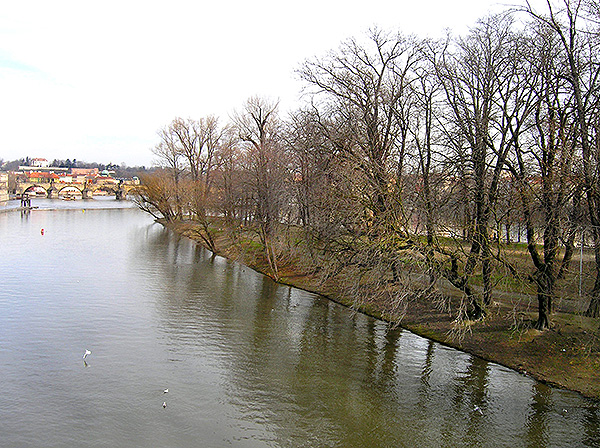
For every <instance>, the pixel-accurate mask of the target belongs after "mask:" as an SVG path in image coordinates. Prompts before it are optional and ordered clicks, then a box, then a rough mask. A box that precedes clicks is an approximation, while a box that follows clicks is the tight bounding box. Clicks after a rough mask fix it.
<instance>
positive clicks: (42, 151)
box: [0, 0, 506, 166]
mask: <svg viewBox="0 0 600 448" xmlns="http://www.w3.org/2000/svg"><path fill="white" fill-rule="evenodd" d="M0 3H1V4H2V9H1V12H0V158H1V159H4V160H5V161H6V160H14V159H17V158H20V157H25V156H29V157H44V158H47V159H49V160H50V161H51V160H52V159H55V158H59V159H66V158H70V159H73V158H75V159H77V160H83V161H87V162H100V163H108V162H113V163H118V164H120V163H126V164H127V165H129V166H134V165H150V164H151V163H152V161H153V155H152V153H151V150H150V149H151V148H152V147H153V146H154V145H155V144H156V143H157V136H156V131H157V130H158V129H159V128H161V127H163V126H165V125H166V124H168V123H169V122H170V121H171V120H172V119H173V118H175V117H177V116H180V117H183V118H200V117H204V116H207V115H216V116H218V117H220V120H221V123H222V124H224V123H225V122H227V121H228V120H229V115H230V114H231V113H232V112H233V111H234V110H236V109H240V108H241V106H242V105H243V103H244V101H245V100H246V99H247V98H249V97H251V96H255V95H259V96H264V97H267V98H271V99H279V100H280V107H281V112H282V113H283V114H284V115H285V112H286V111H287V110H291V109H293V108H294V107H295V105H297V101H298V98H299V90H300V88H301V84H300V82H299V81H298V80H297V79H296V77H295V74H294V70H295V69H297V68H298V67H299V65H300V64H301V63H302V61H304V60H305V59H306V58H310V57H313V56H319V55H323V54H324V53H326V52H327V51H328V50H331V49H335V48H337V47H338V46H339V44H340V42H341V41H343V40H345V39H347V38H349V37H353V36H354V37H360V36H363V35H364V34H365V32H366V31H367V30H368V29H369V28H370V27H373V26H377V27H379V28H382V29H384V30H394V31H395V30H401V31H402V32H404V33H405V34H409V33H414V34H417V35H419V36H422V37H425V36H431V37H437V36H441V35H442V34H443V31H444V29H446V28H450V29H452V30H453V31H454V33H456V34H463V33H464V32H466V31H467V30H468V27H469V26H472V25H474V24H475V22H476V20H477V19H478V18H481V17H483V16H484V15H486V14H487V13H488V12H493V11H497V10H502V9H505V7H504V6H502V4H503V3H506V2H498V1H493V0H454V1H448V0H421V1H418V0H410V1H405V0H368V1H367V0H362V1H356V0H303V1H297V2H285V1H282V0H279V1H275V0H254V1H247V0H246V1H238V0H215V1H212V2H207V1H203V0H196V1H192V0H163V1H154V0H145V1H137V0H136V1H134V0H118V1H113V0H103V1H100V2H92V1H89V0H74V1H61V0H52V1H49V0H39V1H29V0H19V1H10V0H0Z"/></svg>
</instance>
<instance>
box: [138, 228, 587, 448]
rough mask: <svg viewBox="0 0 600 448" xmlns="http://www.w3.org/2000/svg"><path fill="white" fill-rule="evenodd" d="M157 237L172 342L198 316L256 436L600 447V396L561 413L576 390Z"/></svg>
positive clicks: (309, 441) (233, 399)
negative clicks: (575, 411)
mask: <svg viewBox="0 0 600 448" xmlns="http://www.w3.org/2000/svg"><path fill="white" fill-rule="evenodd" d="M156 238H157V240H160V241H161V243H160V244H154V243H153V244H150V245H147V246H145V247H154V248H155V249H156V250H155V251H153V252H152V253H153V256H156V258H157V260H162V261H164V260H165V259H166V260H167V262H166V264H167V265H169V266H168V267H167V268H166V269H165V275H166V277H165V280H167V281H168V282H169V283H170V285H169V286H168V287H167V288H166V289H167V290H171V291H179V293H178V297H179V299H178V300H173V297H172V296H171V295H170V294H168V295H167V298H169V297H170V298H171V299H170V300H169V302H168V306H169V309H167V310H166V311H165V312H166V314H165V315H164V321H165V325H168V326H169V327H172V328H171V329H170V330H169V332H170V337H172V338H176V339H177V344H179V343H181V337H182V336H181V335H182V334H188V335H189V332H190V330H191V327H190V325H189V323H190V322H195V324H196V325H199V324H198V321H202V324H201V325H200V326H201V327H202V331H201V334H198V335H196V336H195V337H194V338H193V339H191V340H187V339H186V342H187V343H194V344H198V345H199V346H201V347H197V350H198V351H206V350H209V349H207V348H206V344H210V345H211V348H210V350H209V351H214V352H215V353H217V352H218V353H219V355H218V358H219V367H218V369H219V371H220V374H221V375H224V376H225V377H226V378H227V380H226V381H224V382H223V384H222V393H223V394H225V396H226V397H227V398H226V400H227V402H229V403H233V404H234V405H235V407H236V408H237V412H238V413H239V418H240V419H241V420H242V421H244V422H245V423H244V424H243V425H242V427H243V428H244V431H248V432H249V433H250V434H252V436H251V437H252V439H254V440H257V439H258V440H261V441H264V442H265V443H267V442H268V443H275V445H276V446H316V445H318V446H344V447H354V446H356V447H368V446H445V447H446V446H513V445H516V446H518V445H523V446H538V447H540V446H560V445H561V444H562V443H563V442H564V441H566V440H567V439H570V438H572V437H575V440H579V442H578V443H577V444H579V445H581V446H595V445H594V444H595V443H597V440H598V439H597V434H598V422H597V418H596V416H597V407H596V404H595V403H593V402H588V401H586V400H582V399H581V398H576V400H579V401H581V402H582V403H585V408H584V409H585V413H584V414H583V416H582V418H580V417H578V416H576V415H566V414H565V415H560V407H561V406H566V404H565V403H566V402H568V401H569V400H571V399H572V398H571V397H573V396H574V395H573V394H570V393H568V392H565V391H557V390H553V389H549V388H547V387H546V386H544V385H541V384H539V383H535V382H533V381H532V380H530V379H529V378H526V377H523V376H521V375H518V374H516V373H514V372H512V371H509V370H508V369H504V368H503V367H500V366H497V365H494V364H490V363H488V362H487V361H484V360H482V359H480V358H477V357H474V356H470V355H467V354H463V353H460V352H456V351H454V350H451V349H448V348H445V347H442V346H439V345H437V344H436V343H434V342H432V341H428V340H425V339H421V338H418V337H416V336H415V335H412V334H411V333H408V332H405V331H402V330H401V329H398V328H392V327H390V326H389V325H387V324H385V323H383V322H379V321H376V320H373V319H370V318H367V317H365V316H362V315H360V314H356V313H353V312H351V311H350V310H348V309H346V308H344V307H341V306H339V305H336V304H334V303H332V302H329V301H327V300H324V299H322V298H320V297H318V296H316V295H314V294H310V293H306V292H302V291H298V290H295V289H293V288H289V287H285V286H281V285H277V284H275V283H274V282H272V281H271V280H270V279H269V278H267V277H263V276H260V275H258V274H256V273H254V272H252V271H251V270H249V269H247V268H244V267H242V266H240V265H236V264H231V263H228V262H227V261H226V260H224V259H222V258H220V257H215V256H212V255H211V254H209V253H208V252H207V251H204V250H203V249H201V248H199V247H198V246H195V245H193V244H191V243H190V242H189V241H187V240H185V239H180V238H178V237H176V236H174V235H172V234H170V233H168V232H160V233H159V234H158V235H156ZM161 247H162V249H161ZM213 293H216V294H213ZM182 314H183V316H182ZM209 321H210V323H209ZM186 322H187V325H186V326H184V327H180V325H182V324H183V323H186ZM528 388H529V389H530V390H532V394H529V393H528V392H527V389H528ZM529 397H531V400H530V398H529ZM553 398H554V399H555V401H553ZM530 401H531V402H530ZM550 413H553V414H554V416H555V417H556V416H560V417H561V418H562V419H563V421H560V422H557V421H556V419H553V418H551V417H550ZM565 419H566V420H565ZM257 424H258V425H259V428H257V427H256V425H257ZM245 425H248V426H245ZM554 425H556V426H554ZM260 427H263V428H262V429H260ZM264 427H268V431H267V432H265V429H264ZM565 428H567V429H566V430H565ZM561 440H562V441H561ZM569 444H570V446H574V445H573V444H572V441H571V442H569ZM577 444H575V445H577Z"/></svg>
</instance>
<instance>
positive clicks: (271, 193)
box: [233, 97, 286, 279]
mask: <svg viewBox="0 0 600 448" xmlns="http://www.w3.org/2000/svg"><path fill="white" fill-rule="evenodd" d="M277 107H278V103H276V102H272V101H269V100H266V99H264V98H259V97H253V98H250V99H248V100H247V101H246V104H245V105H244V108H243V110H242V111H241V112H239V113H236V114H235V115H234V117H233V123H234V126H235V128H236V130H237V132H238V134H239V138H240V140H241V141H242V142H244V143H245V145H246V148H245V149H246V156H247V162H248V166H247V168H248V170H249V173H250V178H249V180H250V183H249V185H248V187H249V188H251V189H252V191H253V193H254V194H255V196H254V197H255V200H256V208H255V216H254V221H255V222H257V223H258V228H259V235H260V239H261V242H262V243H263V245H264V248H265V255H266V257H267V261H268V263H269V266H270V268H271V270H272V274H273V276H274V277H275V278H276V279H278V278H279V273H278V263H277V254H276V250H275V247H274V236H275V232H274V231H275V226H276V225H277V224H278V223H279V218H280V209H281V206H282V203H284V201H285V200H286V198H285V194H284V181H285V179H286V174H285V169H286V164H285V161H284V155H283V151H282V145H281V142H280V122H279V118H278V115H277Z"/></svg>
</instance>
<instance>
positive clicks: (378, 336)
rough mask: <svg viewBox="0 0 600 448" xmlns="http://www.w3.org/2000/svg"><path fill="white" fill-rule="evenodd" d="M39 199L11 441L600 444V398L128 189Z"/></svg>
mask: <svg viewBox="0 0 600 448" xmlns="http://www.w3.org/2000/svg"><path fill="white" fill-rule="evenodd" d="M32 205H34V206H38V207H39V208H38V209H35V210H32V211H31V212H29V213H21V212H19V211H15V210H12V211H8V212H6V213H0V384H1V388H2V389H1V392H0V446H1V447H11V448H12V447H15V448H18V447H215V448H220V447H231V446H232V447H318V448H320V447H340V448H352V447H357V448H358V447H360V448H366V447H411V448H413V447H474V446H478V447H536V448H543V447H567V446H568V447H598V446H600V413H599V411H600V410H599V404H598V402H595V401H592V400H587V399H585V398H582V397H581V396H580V395H578V394H576V393H572V392H569V391H564V390H560V389H554V388H550V387H548V386H546V385H544V384H541V383H538V382H536V381H534V380H532V379H531V378H529V377H526V376H523V375H520V374H517V373H515V372H513V371H511V370H509V369H507V368H504V367H502V366H499V365H496V364H493V363H489V362H485V361H483V360H481V359H478V358H476V357H473V356H471V355H469V354H466V353H462V352H459V351H456V350H453V349H450V348H447V347H444V346H441V345H439V344H437V343H434V342H431V341H429V340H427V339H423V338H421V337H418V336H416V335H414V334H412V333H410V332H408V331H404V330H401V329H399V328H392V327H391V326H390V325H388V324H386V323H384V322H381V321H378V320H374V319H372V318H369V317H366V316H364V315H361V314H358V313H355V312H352V311H351V310H349V309H347V308H345V307H342V306H340V305H337V304H335V303H332V302H330V301H328V300H326V299H323V298H321V297H319V296H318V295H315V294H311V293H308V292H304V291H300V290H297V289H294V288H289V287H286V286H281V285H277V284H275V283H273V282H272V281H271V280H269V279H268V278H266V277H264V276H262V275H260V274H258V273H256V272H254V271H252V270H250V269H248V268H246V267H244V266H242V265H240V264H237V263H233V262H229V261H227V260H226V259H223V258H221V257H218V256H217V257H211V254H210V253H209V252H207V251H206V250H204V249H202V248H201V247H199V246H198V245H196V244H195V243H193V242H192V241H189V240H187V239H183V238H180V237H178V236H177V235H175V234H173V233H172V232H170V231H168V230H165V229H164V228H163V227H162V226H160V225H159V224H156V223H154V222H153V220H152V218H151V217H150V216H148V215H146V214H144V213H142V212H141V211H139V210H137V209H135V208H134V207H131V204H130V203H128V202H117V201H114V200H106V199H105V200H93V201H81V200H79V201H71V202H62V201H52V200H46V199H34V202H33V204H32ZM10 207H11V205H10V204H9V206H5V209H6V208H10ZM65 207H66V209H65ZM42 229H43V232H42ZM85 350H90V351H91V354H90V355H88V356H87V358H86V359H83V354H84V352H85ZM167 388H168V393H164V389H167ZM163 403H165V404H166V407H163Z"/></svg>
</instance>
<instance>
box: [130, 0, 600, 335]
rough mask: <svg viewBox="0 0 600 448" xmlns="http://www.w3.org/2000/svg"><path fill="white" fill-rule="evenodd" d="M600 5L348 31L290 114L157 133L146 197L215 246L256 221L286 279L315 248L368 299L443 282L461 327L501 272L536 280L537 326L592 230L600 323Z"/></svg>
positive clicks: (591, 290)
mask: <svg viewBox="0 0 600 448" xmlns="http://www.w3.org/2000/svg"><path fill="white" fill-rule="evenodd" d="M599 6H600V5H599V4H598V1H597V0H586V1H575V0H561V1H557V2H555V3H553V2H550V1H548V3H547V5H546V7H545V8H544V9H543V10H536V9H534V8H533V7H532V6H531V5H530V4H529V3H528V2H525V3H524V4H523V5H522V6H521V7H518V8H513V9H511V10H508V11H506V12H505V13H503V14H498V15H491V16H488V17H484V18H482V19H481V20H479V21H478V22H477V23H476V24H475V25H474V26H473V27H472V28H471V29H470V31H469V32H468V33H467V34H465V35H463V36H450V35H449V36H447V37H446V38H445V39H441V40H438V41H432V40H429V39H419V38H417V37H415V36H407V35H403V34H402V33H399V32H386V31H383V30H380V29H373V30H371V31H369V32H368V33H366V34H365V35H364V36H361V37H360V38H352V39H348V40H347V41H344V42H342V44H341V45H340V47H339V48H338V49H336V50H333V51H330V52H329V53H327V54H325V55H322V56H315V57H313V58H310V59H308V60H306V61H305V62H303V63H302V64H300V66H299V68H298V75H299V77H300V78H301V79H302V80H303V81H304V83H305V89H304V95H303V98H304V100H305V102H304V104H302V105H301V106H300V107H299V109H298V110H296V111H293V112H292V113H290V114H289V115H288V116H286V117H282V116H281V115H280V111H279V107H278V103H277V102H276V101H273V100H270V99H267V98H261V97H252V98H249V99H248V100H247V101H246V102H245V103H244V104H243V105H242V107H241V108H240V109H239V110H238V111H237V112H235V113H234V114H233V116H232V119H231V123H230V124H228V125H226V126H223V127H221V126H220V125H219V123H218V120H217V119H216V118H214V117H206V118H200V119H182V118H176V119H174V120H173V121H172V122H171V123H170V124H169V125H167V126H166V127H165V128H163V129H161V130H160V131H159V133H158V136H159V141H158V143H157V145H156V147H155V148H154V149H153V151H154V153H155V154H156V156H157V157H158V162H159V165H160V166H161V167H162V169H161V170H160V171H158V172H157V173H156V174H155V175H154V176H152V177H150V178H146V179H144V185H143V187H142V188H141V189H140V194H139V202H140V205H141V206H142V208H144V209H145V210H147V211H148V212H150V213H152V214H153V215H155V216H157V217H160V218H164V219H166V220H182V219H191V220H194V221H197V222H198V223H200V224H201V225H200V227H199V228H200V229H201V230H200V231H201V233H202V238H203V239H204V240H205V241H206V243H207V245H208V246H209V247H211V248H213V249H214V247H215V246H214V235H215V231H216V230H215V229H216V228H217V227H223V226H224V227H225V228H228V229H230V231H234V230H235V229H237V230H236V231H239V229H241V228H244V229H249V230H250V231H252V232H254V235H256V242H257V244H259V245H260V247H262V249H263V252H264V256H265V258H266V260H268V265H269V268H270V270H271V273H272V275H273V276H274V277H275V278H278V277H279V270H280V268H281V266H282V263H285V262H286V260H290V259H292V258H294V259H300V257H301V256H304V257H306V258H305V260H307V261H305V263H306V264H312V268H313V269H314V270H315V272H317V271H319V272H320V273H321V275H322V276H323V278H329V279H331V278H335V277H336V276H341V277H344V278H346V279H351V280H352V281H350V283H349V284H352V285H354V286H352V288H350V289H352V291H349V293H352V294H356V295H357V297H358V296H361V294H367V293H366V292H365V285H370V286H369V288H370V289H371V292H369V294H370V293H375V292H377V291H380V292H381V294H382V297H383V295H386V294H387V296H386V297H388V299H386V300H391V301H392V302H393V301H401V300H404V299H403V297H405V296H406V295H407V294H408V293H407V292H406V291H409V290H410V291H412V294H413V296H414V297H421V298H422V300H431V298H432V297H434V296H435V294H436V293H435V291H436V287H437V286H438V285H439V284H440V282H443V283H444V284H446V285H450V287H451V288H454V290H455V291H457V292H458V293H459V294H462V297H463V300H464V301H463V304H464V306H463V307H461V309H460V311H459V315H458V318H459V320H461V319H463V320H464V319H481V318H484V317H485V316H486V313H487V311H488V309H489V307H490V305H491V304H492V302H493V297H494V294H495V292H496V290H497V288H498V285H499V283H501V282H502V281H503V279H506V278H507V277H511V278H513V279H514V282H525V283H526V282H529V284H531V285H533V287H534V290H535V293H536V294H537V299H538V319H537V322H535V326H536V328H539V329H544V328H547V327H548V326H549V325H550V321H551V312H552V309H553V306H554V299H555V298H556V290H557V289H556V288H557V285H559V284H560V282H561V279H563V278H564V276H565V275H566V273H567V272H569V269H570V266H571V261H572V258H573V256H574V255H573V254H574V252H575V244H576V242H577V241H581V240H582V238H583V239H584V240H585V241H587V243H588V244H589V245H590V246H591V247H592V248H593V250H594V256H595V261H596V263H595V266H596V267H595V272H594V281H593V282H591V283H590V284H588V285H587V286H588V289H587V290H586V291H585V293H584V294H583V296H584V300H586V303H587V304H588V305H587V308H586V311H585V312H586V313H587V314H588V315H589V316H593V317H598V315H599V313H600V182H599V179H600V113H599V112H600V51H599V50H600V12H599V11H600V8H599ZM217 221H218V223H219V224H218V225H216V224H215V222H217ZM519 242H520V243H523V244H524V245H525V246H526V248H527V249H526V251H525V252H524V255H525V257H527V260H526V261H525V260H521V263H525V262H526V263H528V264H527V267H526V268H523V266H522V265H521V266H517V265H516V264H515V263H514V257H512V258H511V256H510V253H512V252H514V247H515V246H514V244H516V243H519ZM511 245H513V246H511ZM511 251H512V252H511ZM411 288H412V289H411ZM391 291H393V292H391ZM414 291H421V293H419V294H420V295H419V294H416V293H415V292H414ZM415 294H416V295H415ZM398 303H399V302H398Z"/></svg>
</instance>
